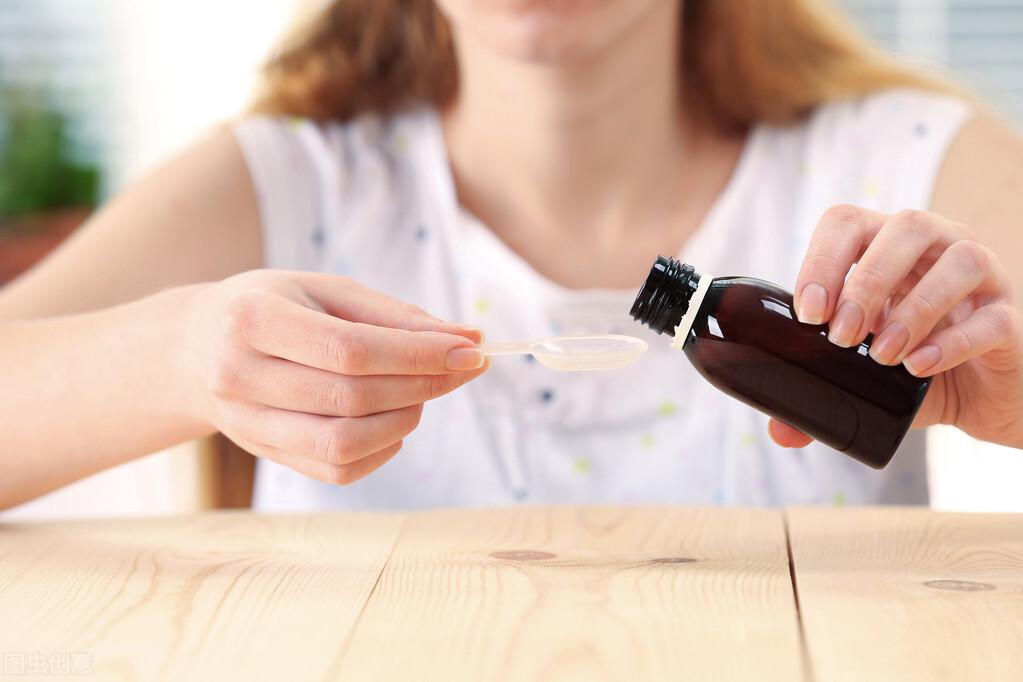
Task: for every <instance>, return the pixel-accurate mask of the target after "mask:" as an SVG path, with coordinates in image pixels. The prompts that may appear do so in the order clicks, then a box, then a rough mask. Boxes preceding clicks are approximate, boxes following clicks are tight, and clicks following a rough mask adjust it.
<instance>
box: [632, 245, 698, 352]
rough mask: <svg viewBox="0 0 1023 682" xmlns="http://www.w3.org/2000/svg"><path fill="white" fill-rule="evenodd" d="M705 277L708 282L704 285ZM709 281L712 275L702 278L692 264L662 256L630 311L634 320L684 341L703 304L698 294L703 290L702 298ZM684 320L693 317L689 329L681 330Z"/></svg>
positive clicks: (658, 258) (659, 332)
mask: <svg viewBox="0 0 1023 682" xmlns="http://www.w3.org/2000/svg"><path fill="white" fill-rule="evenodd" d="M704 279H705V280H706V282H704V286H703V287H701V286H700V283H701V281H702V280H704ZM709 282H710V278H702V277H701V276H700V273H698V272H696V270H695V268H693V266H692V265H689V264H687V263H683V262H681V261H679V260H676V259H674V258H665V257H664V256H658V257H657V261H656V262H655V263H654V265H653V267H652V268H651V269H650V274H649V275H647V278H646V282H644V283H643V288H642V289H640V291H639V295H638V296H636V301H635V302H634V303H633V304H632V309H631V310H630V311H629V312H630V314H631V315H632V317H633V319H635V320H636V321H638V322H640V323H641V324H644V325H646V326H647V327H649V328H650V329H653V330H654V331H655V332H657V333H658V334H664V333H672V334H676V339H677V340H678V341H680V342H682V343H684V342H685V336H686V335H687V334H688V333H689V327H691V326H692V318H693V317H695V314H696V311H697V310H698V309H699V307H700V302H701V301H695V300H694V297H696V294H697V292H698V291H700V295H699V298H700V299H701V300H702V298H703V293H704V292H705V291H706V284H709ZM683 319H688V320H689V325H688V326H687V327H686V329H685V330H681V329H680V326H682V325H683ZM679 332H681V333H679ZM679 337H681V338H679Z"/></svg>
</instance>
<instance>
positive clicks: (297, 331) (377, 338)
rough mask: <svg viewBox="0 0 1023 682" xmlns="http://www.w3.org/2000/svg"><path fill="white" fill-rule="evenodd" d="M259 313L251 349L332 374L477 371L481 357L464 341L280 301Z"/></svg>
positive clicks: (251, 337) (250, 336)
mask: <svg viewBox="0 0 1023 682" xmlns="http://www.w3.org/2000/svg"><path fill="white" fill-rule="evenodd" d="M262 313H263V314H262V315H261V318H262V319H261V320H259V322H258V323H257V324H255V325H253V328H252V330H251V332H250V335H249V339H248V342H249V344H250V345H251V346H252V347H253V348H255V349H256V350H258V351H260V352H262V353H266V354H267V355H272V356H274V357H278V358H283V359H285V360H290V361H292V362H297V363H299V364H302V365H306V366H308V367H315V368H317V369H323V370H327V371H329V372H335V373H337V374H345V375H349V376H366V375H418V374H446V373H448V372H456V371H468V370H473V369H479V368H480V367H482V366H483V359H484V358H483V353H482V352H481V351H480V350H479V349H478V348H476V347H475V346H474V345H473V343H472V342H471V341H470V340H469V339H467V338H466V337H464V336H457V335H455V334H447V333H444V332H432V331H409V330H406V329H391V328H388V327H377V326H374V325H370V324H365V323H362V322H349V321H347V320H342V319H339V318H337V317H333V316H331V315H328V314H326V313H321V312H319V311H316V310H313V309H311V308H307V307H305V306H302V305H300V304H298V303H295V302H293V301H290V300H288V299H286V298H284V297H279V298H276V299H273V300H271V301H268V302H266V304H265V306H264V309H263V311H262Z"/></svg>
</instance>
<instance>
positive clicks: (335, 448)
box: [314, 425, 352, 466]
mask: <svg viewBox="0 0 1023 682" xmlns="http://www.w3.org/2000/svg"><path fill="white" fill-rule="evenodd" d="M315 449H316V452H315V453H314V454H315V456H316V457H317V459H320V460H322V461H324V462H326V463H327V464H332V465H334V466H341V465H343V464H345V462H347V461H348V458H349V457H348V455H349V453H350V452H351V451H352V442H351V437H350V436H349V434H348V433H347V430H346V429H345V428H344V427H343V426H340V425H334V426H331V427H329V428H326V429H324V430H323V431H322V432H321V433H320V434H319V435H318V436H317V438H316V444H315Z"/></svg>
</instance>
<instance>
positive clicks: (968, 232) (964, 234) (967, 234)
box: [952, 221, 977, 240]
mask: <svg viewBox="0 0 1023 682" xmlns="http://www.w3.org/2000/svg"><path fill="white" fill-rule="evenodd" d="M952 230H953V231H954V232H955V233H956V234H957V235H961V238H962V239H973V240H976V239H977V233H976V232H975V231H974V230H973V228H972V227H970V226H969V225H967V224H966V223H960V222H958V221H952Z"/></svg>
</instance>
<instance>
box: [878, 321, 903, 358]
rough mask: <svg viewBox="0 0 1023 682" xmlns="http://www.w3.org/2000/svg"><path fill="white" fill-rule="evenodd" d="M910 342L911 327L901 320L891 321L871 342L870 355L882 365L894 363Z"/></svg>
mask: <svg viewBox="0 0 1023 682" xmlns="http://www.w3.org/2000/svg"><path fill="white" fill-rule="evenodd" d="M907 343H909V329H907V328H906V325H904V324H902V323H901V322H899V321H893V322H889V323H888V325H887V326H886V327H885V328H884V329H882V330H881V333H880V334H878V336H877V338H876V339H874V343H872V344H870V357H872V358H874V360H876V361H877V362H879V363H881V364H882V365H892V364H894V363H895V361H896V360H897V359H898V358H899V356H900V355H901V354H902V349H903V348H905V347H906V344H907Z"/></svg>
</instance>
